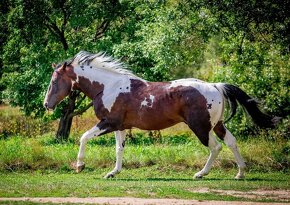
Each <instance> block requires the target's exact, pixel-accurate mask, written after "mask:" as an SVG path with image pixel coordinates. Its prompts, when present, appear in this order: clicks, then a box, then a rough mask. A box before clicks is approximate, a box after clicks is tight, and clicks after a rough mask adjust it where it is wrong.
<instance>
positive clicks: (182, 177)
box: [0, 110, 290, 204]
mask: <svg viewBox="0 0 290 205" xmlns="http://www.w3.org/2000/svg"><path fill="white" fill-rule="evenodd" d="M12 111H13V112H11V113H12V114H13V115H14V116H18V117H19V113H18V112H17V111H15V110H12ZM11 113H10V114H11ZM10 114H9V113H8V111H5V112H2V113H1V115H0V118H1V119H2V118H3V119H4V118H5V119H6V120H7V119H8V118H9V117H10V116H11V115H10ZM90 117H91V115H90V114H86V115H84V116H82V117H81V118H78V119H76V120H75V121H74V126H73V130H72V131H73V133H72V136H71V138H70V141H69V142H65V143H58V142H56V141H55V140H54V138H53V134H51V133H53V132H51V133H49V132H48V133H47V134H41V132H39V133H38V134H35V135H33V136H32V135H31V134H30V135H29V134H28V135H25V136H24V134H25V132H20V134H19V135H14V136H8V135H7V136H6V135H2V137H1V138H0V178H1V180H0V197H23V196H26V197H69V196H73V197H98V196H103V197H104V196H106V197H109V196H115V197H117V196H123V197H125V196H129V197H144V198H180V199H197V200H242V201H244V200H251V201H276V202H282V201H284V202H285V200H284V199H279V198H271V197H269V198H267V197H266V198H265V197H264V198H260V197H257V198H251V199H250V198H247V197H244V196H242V195H235V194H234V195H233V194H232V195H231V194H228V195H227V194H221V193H220V191H226V190H232V191H241V192H245V193H248V192H251V191H257V190H278V191H279V190H288V191H289V189H290V177H289V161H290V156H289V147H290V142H289V141H288V140H286V139H285V138H283V137H276V138H275V139H272V140H271V139H269V138H268V137H261V136H260V137H259V138H257V137H256V138H255V137H249V138H248V139H247V140H240V139H239V138H238V145H239V147H240V150H241V153H242V155H243V157H244V159H245V161H246V163H247V165H248V168H247V173H246V179H245V180H241V181H237V180H234V179H233V178H234V176H235V174H236V173H237V167H236V164H235V161H234V157H233V154H232V153H231V152H230V150H229V149H228V148H227V147H225V146H224V145H223V150H222V152H221V153H220V155H219V157H218V159H217V160H216V162H215V163H214V167H213V170H212V172H210V174H209V175H208V176H207V177H205V178H204V179H203V180H194V179H193V178H192V177H193V175H194V173H195V172H197V171H199V170H200V169H201V168H202V167H203V165H204V164H205V162H206V160H207V158H208V155H209V151H208V149H207V148H206V147H204V146H203V145H201V143H200V142H199V141H198V139H197V138H196V137H195V136H193V134H192V133H191V132H189V130H187V129H186V127H185V126H184V125H182V124H181V125H178V126H175V127H173V128H170V129H167V130H164V131H162V136H161V137H160V136H159V137H156V136H152V135H149V133H148V132H140V131H138V130H136V131H134V135H133V138H128V139H127V141H126V147H125V154H124V160H123V161H124V163H123V164H124V169H123V171H122V172H121V173H120V174H119V175H117V176H116V178H114V179H110V180H105V179H103V178H102V177H103V176H104V175H105V174H106V173H107V172H109V171H110V170H111V169H112V168H113V167H114V163H115V147H114V144H115V140H114V136H113V135H112V134H108V135H105V136H102V137H100V138H97V139H94V140H91V141H89V143H88V145H87V152H86V157H85V162H86V169H85V170H84V172H82V173H80V174H75V173H74V170H73V169H72V168H71V166H70V165H71V163H72V162H74V161H75V160H76V157H77V152H78V148H79V137H80V134H81V133H82V132H83V130H81V129H80V127H81V128H83V129H86V127H85V126H87V127H89V126H90V125H88V124H90V123H91V124H93V122H92V121H88V120H87V119H88V118H90ZM5 119H4V120H5ZM13 119H14V118H13ZM17 119H18V118H17ZM21 119H22V118H21ZM30 120H32V121H33V119H30ZM24 121H25V120H24ZM32 121H31V122H29V123H30V124H35V122H32ZM86 122H87V123H86ZM12 124H14V125H15V126H14V125H13V126H14V128H13V129H20V130H27V129H28V130H29V132H27V133H33V132H32V131H33V127H32V128H31V129H30V127H29V126H27V127H24V128H25V129H23V127H19V123H18V121H17V120H16V121H15V122H14V123H12ZM6 125H7V124H5V123H3V122H2V126H4V127H5V126H6ZM17 126H18V127H17ZM8 128H9V127H8ZM5 129H7V127H6V128H5ZM7 130H8V129H7ZM22 133H24V134H23V135H22ZM204 190H206V191H204ZM3 203H4V204H5V202H0V204H3ZM7 203H8V202H7ZM16 204H34V203H32V202H18V203H16Z"/></svg>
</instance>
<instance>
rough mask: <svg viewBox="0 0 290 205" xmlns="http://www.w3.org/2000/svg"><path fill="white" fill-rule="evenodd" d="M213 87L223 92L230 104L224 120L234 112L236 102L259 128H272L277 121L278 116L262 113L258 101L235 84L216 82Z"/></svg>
mask: <svg viewBox="0 0 290 205" xmlns="http://www.w3.org/2000/svg"><path fill="white" fill-rule="evenodd" d="M215 87H216V88H217V89H218V90H219V91H220V92H221V93H222V94H223V96H224V98H225V100H227V101H228V103H229V105H230V109H231V115H230V117H229V118H228V119H227V120H226V122H228V121H229V120H230V119H231V118H232V117H233V116H234V115H235V114H236V111H237V106H238V103H237V102H239V104H240V105H241V106H242V107H244V108H245V110H246V111H247V113H248V114H249V115H250V116H251V118H252V119H253V121H254V123H255V124H256V125H258V126H259V127H261V128H273V127H275V125H276V123H277V122H278V121H279V119H280V117H276V116H270V115H268V114H266V113H263V112H262V111H261V110H260V109H259V107H258V105H259V103H258V102H257V101H256V100H255V99H253V98H251V97H250V96H249V95H248V94H247V93H245V92H244V91H243V90H241V89H240V88H238V87H237V86H234V85H230V84H223V83H217V84H215Z"/></svg>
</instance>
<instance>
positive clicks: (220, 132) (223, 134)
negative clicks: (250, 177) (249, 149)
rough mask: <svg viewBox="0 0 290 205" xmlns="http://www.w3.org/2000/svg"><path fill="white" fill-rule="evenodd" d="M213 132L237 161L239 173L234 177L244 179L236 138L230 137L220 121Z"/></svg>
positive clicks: (243, 168) (244, 166)
mask: <svg viewBox="0 0 290 205" xmlns="http://www.w3.org/2000/svg"><path fill="white" fill-rule="evenodd" d="M213 130H214V132H215V133H216V135H217V136H218V137H219V138H220V139H222V140H223V141H224V142H225V144H226V145H227V146H228V147H229V148H230V149H231V150H232V152H233V154H234V156H235V159H236V161H237V164H238V167H239V172H238V174H237V175H236V177H235V178H236V179H243V178H244V177H245V168H246V164H245V162H244V160H243V158H242V156H241V154H240V152H239V149H238V147H237V143H236V138H235V137H234V136H233V135H232V133H231V132H230V131H229V130H228V129H227V128H226V127H225V126H224V124H223V122H222V121H219V122H218V123H217V125H216V126H215V127H214V129H213Z"/></svg>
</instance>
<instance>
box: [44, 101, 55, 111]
mask: <svg viewBox="0 0 290 205" xmlns="http://www.w3.org/2000/svg"><path fill="white" fill-rule="evenodd" d="M43 106H44V107H45V109H46V110H48V111H50V110H54V108H52V107H49V106H48V102H45V103H44V104H43Z"/></svg>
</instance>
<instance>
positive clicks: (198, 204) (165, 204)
mask: <svg viewBox="0 0 290 205" xmlns="http://www.w3.org/2000/svg"><path fill="white" fill-rule="evenodd" d="M0 201H30V202H37V203H47V202H51V203H84V204H106V205H108V204H109V205H117V204H118V205H131V204H132V205H170V204H173V205H189V204H190V205H268V204H271V205H283V204H285V205H286V204H288V205H289V203H260V202H242V201H199V200H184V199H143V198H130V197H110V198H108V197H96V198H76V197H63V198H62V197H56V198H55V197H43V198H41V197H37V198H32V197H21V198H0Z"/></svg>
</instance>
